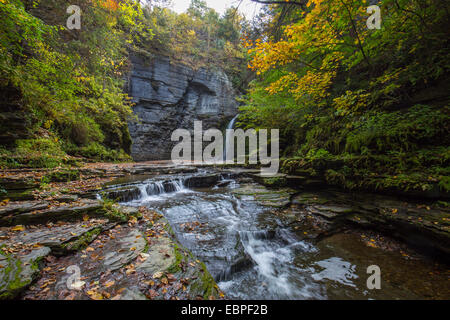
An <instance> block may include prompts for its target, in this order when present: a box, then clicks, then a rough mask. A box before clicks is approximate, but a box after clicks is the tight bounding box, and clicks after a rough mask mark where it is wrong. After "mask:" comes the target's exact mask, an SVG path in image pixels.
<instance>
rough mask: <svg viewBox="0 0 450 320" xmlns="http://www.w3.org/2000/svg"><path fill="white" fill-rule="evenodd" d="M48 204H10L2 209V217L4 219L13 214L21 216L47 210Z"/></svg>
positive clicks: (23, 202) (21, 202) (39, 202)
mask: <svg viewBox="0 0 450 320" xmlns="http://www.w3.org/2000/svg"><path fill="white" fill-rule="evenodd" d="M49 205H50V204H49V203H48V202H43V201H17V202H16V201H14V202H9V203H8V204H7V205H6V206H2V207H0V217H4V216H7V215H11V214H20V213H25V212H31V211H35V210H42V209H47V208H48V207H49Z"/></svg>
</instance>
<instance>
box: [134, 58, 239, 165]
mask: <svg viewBox="0 0 450 320" xmlns="http://www.w3.org/2000/svg"><path fill="white" fill-rule="evenodd" d="M131 61H132V64H133V70H132V72H131V75H130V79H129V81H128V91H129V95H130V96H132V97H133V102H134V103H135V106H134V107H133V109H134V113H135V114H136V115H137V117H138V121H137V122H133V123H130V124H129V128H130V134H131V137H132V140H133V146H132V151H131V154H132V157H133V159H134V160H136V161H144V160H167V159H170V155H171V152H172V148H173V146H174V145H175V144H176V143H177V142H172V141H171V139H170V138H171V135H172V132H173V131H175V130H176V129H179V128H180V129H181V128H182V129H188V130H193V128H194V121H196V120H202V121H203V129H204V130H206V129H210V128H218V129H220V128H221V127H224V125H225V124H226V123H227V122H228V121H229V120H230V119H231V118H233V116H234V115H236V114H237V103H236V99H235V97H236V94H235V92H234V90H233V87H232V84H231V82H230V80H229V79H228V77H227V75H226V74H225V73H224V72H221V71H211V70H205V69H199V70H192V69H191V68H189V67H187V66H184V65H180V64H171V63H170V61H169V59H167V58H162V57H158V58H155V59H153V61H151V62H150V63H145V62H144V61H143V60H142V59H140V58H138V57H132V59H131Z"/></svg>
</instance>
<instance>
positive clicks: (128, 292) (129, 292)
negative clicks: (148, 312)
mask: <svg viewBox="0 0 450 320" xmlns="http://www.w3.org/2000/svg"><path fill="white" fill-rule="evenodd" d="M120 300H127V301H130V300H148V299H147V297H146V296H145V295H144V294H143V293H142V292H140V291H139V290H137V289H125V290H124V291H123V292H122V294H121V295H120Z"/></svg>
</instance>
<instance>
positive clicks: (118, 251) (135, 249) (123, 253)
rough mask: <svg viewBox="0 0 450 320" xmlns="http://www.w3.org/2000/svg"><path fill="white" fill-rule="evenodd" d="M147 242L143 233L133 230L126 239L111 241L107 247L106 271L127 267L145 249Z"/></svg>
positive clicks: (104, 262) (104, 264)
mask: <svg viewBox="0 0 450 320" xmlns="http://www.w3.org/2000/svg"><path fill="white" fill-rule="evenodd" d="M146 244H147V243H146V241H145V239H144V237H143V235H142V233H141V232H139V231H138V230H131V231H130V232H128V233H127V234H125V236H124V237H122V238H120V239H115V240H114V241H110V242H108V243H107V244H106V245H105V248H104V249H103V251H104V252H105V255H104V257H105V258H104V260H103V263H102V264H103V267H104V268H105V269H106V270H110V271H113V270H117V269H119V268H121V267H123V266H124V265H127V264H128V263H130V262H131V261H132V260H134V259H136V257H137V256H138V255H139V254H140V253H141V252H142V251H144V249H145V246H146Z"/></svg>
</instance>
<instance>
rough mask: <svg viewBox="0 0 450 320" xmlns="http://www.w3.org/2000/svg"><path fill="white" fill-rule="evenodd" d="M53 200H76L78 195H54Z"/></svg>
mask: <svg viewBox="0 0 450 320" xmlns="http://www.w3.org/2000/svg"><path fill="white" fill-rule="evenodd" d="M54 200H55V201H59V202H74V201H77V200H78V196H77V195H75V194H65V195H61V196H58V197H55V198H54Z"/></svg>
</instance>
